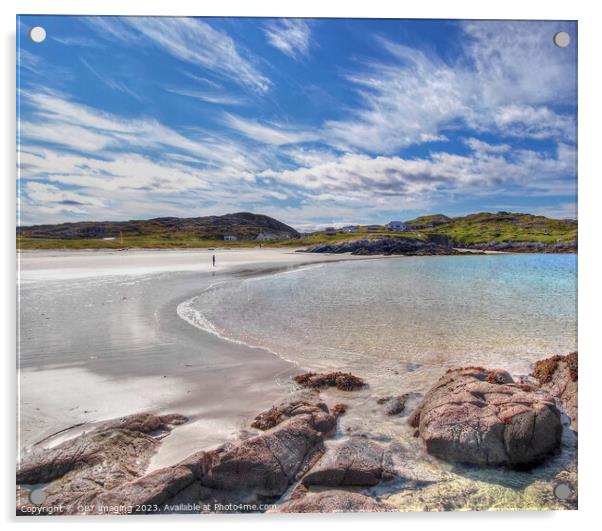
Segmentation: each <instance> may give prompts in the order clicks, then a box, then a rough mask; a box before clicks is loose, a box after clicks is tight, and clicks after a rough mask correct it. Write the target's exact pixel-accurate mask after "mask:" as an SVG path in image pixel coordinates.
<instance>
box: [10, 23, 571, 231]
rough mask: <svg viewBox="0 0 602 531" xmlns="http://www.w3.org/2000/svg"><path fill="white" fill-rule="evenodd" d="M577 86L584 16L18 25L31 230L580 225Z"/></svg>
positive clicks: (25, 202)
mask: <svg viewBox="0 0 602 531" xmlns="http://www.w3.org/2000/svg"><path fill="white" fill-rule="evenodd" d="M34 26H42V27H44V28H45V30H46V35H47V36H46V39H45V40H44V41H43V42H41V43H35V42H33V41H31V40H30V38H29V30H30V28H32V27H34ZM558 31H566V32H568V33H569V35H570V36H571V39H572V40H571V43H570V45H569V46H568V47H566V48H559V47H557V46H555V45H554V43H553V35H554V34H555V33H556V32H558ZM576 73H577V25H576V23H575V22H562V21H547V22H541V21H452V20H438V21H434V20H376V19H373V20H362V19H268V18H169V17H167V18H166V17H79V16H33V15H31V16H21V17H19V18H18V20H17V107H18V108H17V117H18V127H17V136H18V138H17V141H18V177H19V181H18V186H17V194H18V201H19V216H20V219H19V220H18V221H19V223H20V224H21V225H31V224H40V223H60V222H65V221H84V220H97V221H100V220H127V219H148V218H154V217H163V216H179V217H194V216H204V215H219V214H225V213H231V212H238V211H251V212H256V213H262V214H267V215H270V216H273V217H275V218H277V219H279V220H281V221H283V222H285V223H287V224H289V225H292V226H293V227H295V228H297V229H300V230H311V229H315V228H320V227H323V226H326V225H345V224H350V223H363V224H366V223H386V222H388V221H391V220H408V219H411V218H413V217H415V216H418V215H423V214H432V213H443V214H447V215H449V216H460V215H465V214H468V213H473V212H483V211H488V212H497V211H500V210H504V211H513V212H530V213H534V214H542V215H546V216H550V217H555V218H576V215H577V204H576V202H577V196H576V185H577V138H576V136H577V130H576V121H577V80H576Z"/></svg>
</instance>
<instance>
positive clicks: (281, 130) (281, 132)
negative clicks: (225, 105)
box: [224, 114, 318, 146]
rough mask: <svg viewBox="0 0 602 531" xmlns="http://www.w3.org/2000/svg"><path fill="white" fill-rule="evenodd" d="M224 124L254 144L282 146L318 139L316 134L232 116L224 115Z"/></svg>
mask: <svg viewBox="0 0 602 531" xmlns="http://www.w3.org/2000/svg"><path fill="white" fill-rule="evenodd" d="M224 123H225V124H226V125H227V126H228V127H230V128H231V129H234V130H235V131H238V132H240V133H242V134H243V135H245V136H246V137H248V138H249V139H251V140H253V141H255V142H262V143H264V144H272V145H276V146H282V145H285V144H299V143H303V142H311V141H314V140H317V139H318V135H317V133H314V132H310V131H303V130H300V129H298V128H293V127H290V126H289V127H285V126H282V125H279V124H261V123H259V122H257V121H255V120H248V119H244V118H241V117H239V116H234V115H232V114H226V115H225V117H224Z"/></svg>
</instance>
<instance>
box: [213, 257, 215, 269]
mask: <svg viewBox="0 0 602 531" xmlns="http://www.w3.org/2000/svg"><path fill="white" fill-rule="evenodd" d="M213 267H215V255H213Z"/></svg>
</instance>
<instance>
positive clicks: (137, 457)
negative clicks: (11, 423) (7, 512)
mask: <svg viewBox="0 0 602 531" xmlns="http://www.w3.org/2000/svg"><path fill="white" fill-rule="evenodd" d="M186 420H187V419H186V417H184V416H182V415H167V416H163V417H161V416H155V415H151V414H149V413H142V414H136V415H131V416H128V417H123V418H121V419H118V420H116V421H110V422H108V423H104V424H102V425H100V426H99V427H98V428H96V429H93V430H92V431H90V432H87V433H84V434H82V435H80V436H78V437H75V438H73V439H68V440H66V441H65V442H63V443H61V444H59V445H58V446H56V447H54V448H39V447H37V448H35V449H34V450H33V451H32V452H30V453H29V454H26V455H25V456H24V457H23V460H22V461H21V463H20V464H19V466H18V468H17V483H25V484H27V483H31V484H34V483H47V482H49V481H52V480H54V479H57V478H59V477H61V476H64V475H65V474H67V473H68V472H72V471H77V472H78V475H85V474H86V469H89V468H92V467H94V468H95V474H96V477H97V478H98V477H99V476H100V473H101V472H102V473H103V474H104V475H106V476H107V477H106V478H105V480H103V483H106V482H111V481H119V478H121V477H122V476H124V475H125V476H127V475H128V474H131V473H132V474H135V473H136V472H137V471H140V470H141V469H142V468H143V467H144V465H145V464H146V462H147V460H148V458H149V457H150V455H152V453H153V452H154V451H155V447H156V446H157V444H158V440H157V439H158V438H157V437H153V436H151V435H150V434H151V433H152V432H159V433H156V435H158V436H160V435H161V434H162V433H161V431H162V430H163V431H164V432H165V431H169V430H170V429H171V428H172V427H173V426H174V425H176V424H181V423H183V422H186ZM107 463H111V464H112V465H111V466H107ZM120 471H123V473H120Z"/></svg>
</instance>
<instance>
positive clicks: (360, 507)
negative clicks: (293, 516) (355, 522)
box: [270, 490, 394, 513]
mask: <svg viewBox="0 0 602 531" xmlns="http://www.w3.org/2000/svg"><path fill="white" fill-rule="evenodd" d="M392 510H394V508H393V507H391V506H389V505H387V504H386V503H382V502H379V501H378V500H375V499H374V498H370V497H368V496H364V495H363V494H359V493H357V492H349V491H346V490H327V491H324V492H318V493H315V494H308V495H306V496H304V497H302V498H299V499H294V500H290V501H287V502H285V503H283V504H282V505H280V506H278V507H277V508H275V509H273V510H272V511H270V512H278V513H362V512H370V513H375V512H386V511H392Z"/></svg>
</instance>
